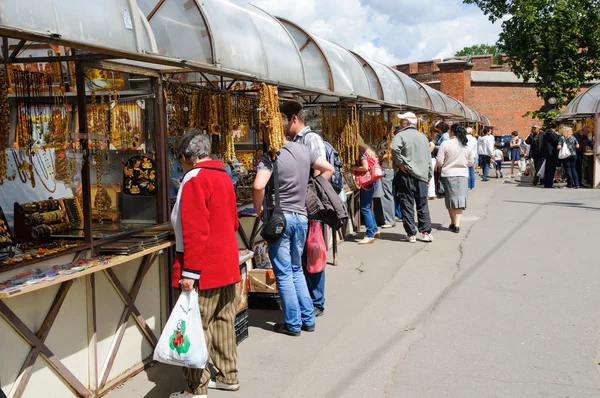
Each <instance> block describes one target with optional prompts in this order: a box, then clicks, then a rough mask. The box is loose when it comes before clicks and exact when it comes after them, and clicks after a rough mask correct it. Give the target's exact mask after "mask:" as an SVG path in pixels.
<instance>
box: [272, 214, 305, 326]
mask: <svg viewBox="0 0 600 398" xmlns="http://www.w3.org/2000/svg"><path fill="white" fill-rule="evenodd" d="M285 219H286V221H287V227H286V229H285V232H284V233H283V236H282V237H281V239H279V240H278V241H277V242H275V243H269V257H270V258H271V263H272V264H273V272H274V273H275V278H277V289H279V295H280V297H281V306H282V307H283V316H284V320H285V323H286V325H287V327H288V329H289V330H291V331H294V332H299V331H300V329H301V327H302V326H303V325H304V326H312V325H314V324H315V316H314V315H313V310H314V307H313V303H312V300H311V298H310V294H309V293H308V287H307V286H306V279H305V278H304V273H303V272H302V252H303V251H304V245H305V244H306V236H307V233H308V218H307V217H306V216H304V215H301V214H286V215H285Z"/></svg>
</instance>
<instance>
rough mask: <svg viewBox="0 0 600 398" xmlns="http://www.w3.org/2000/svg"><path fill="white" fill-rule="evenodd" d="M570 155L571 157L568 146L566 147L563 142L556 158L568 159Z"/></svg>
mask: <svg viewBox="0 0 600 398" xmlns="http://www.w3.org/2000/svg"><path fill="white" fill-rule="evenodd" d="M571 155H572V153H571V150H570V149H569V146H568V145H567V142H566V141H565V143H564V144H563V146H562V147H560V152H558V158H559V159H561V160H563V159H567V158H570V157H571Z"/></svg>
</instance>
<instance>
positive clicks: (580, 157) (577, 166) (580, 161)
mask: <svg viewBox="0 0 600 398" xmlns="http://www.w3.org/2000/svg"><path fill="white" fill-rule="evenodd" d="M575 171H577V176H578V177H579V185H581V184H582V183H583V154H581V153H578V154H577V160H576V162H575Z"/></svg>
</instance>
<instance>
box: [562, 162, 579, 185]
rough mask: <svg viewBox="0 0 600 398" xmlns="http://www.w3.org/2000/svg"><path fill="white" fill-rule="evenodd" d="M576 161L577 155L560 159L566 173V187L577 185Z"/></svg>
mask: <svg viewBox="0 0 600 398" xmlns="http://www.w3.org/2000/svg"><path fill="white" fill-rule="evenodd" d="M576 163H577V155H573V156H570V157H568V158H566V159H563V161H562V165H563V168H564V169H565V174H566V175H567V187H569V188H572V187H578V186H579V177H578V176H577V170H576V169H575V165H576Z"/></svg>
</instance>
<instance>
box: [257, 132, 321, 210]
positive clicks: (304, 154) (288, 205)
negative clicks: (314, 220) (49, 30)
mask: <svg viewBox="0 0 600 398" xmlns="http://www.w3.org/2000/svg"><path fill="white" fill-rule="evenodd" d="M316 161H317V155H316V153H315V152H313V151H311V150H310V149H309V148H308V147H307V146H304V145H300V144H296V143H294V142H286V143H285V144H283V147H281V150H280V151H279V155H278V156H277V169H278V171H279V174H278V175H279V196H280V199H281V208H282V209H283V211H284V212H285V213H298V214H304V215H306V206H305V203H306V190H307V188H308V177H309V173H310V169H311V167H313V165H314V164H315V162H316ZM304 165H306V166H304ZM258 170H259V171H260V170H266V171H268V172H269V173H272V172H273V159H272V158H271V155H270V154H268V153H264V154H263V155H262V157H261V158H260V163H259V164H258ZM273 199H274V192H273V185H272V184H271V186H270V190H269V197H268V206H269V207H272V206H273Z"/></svg>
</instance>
